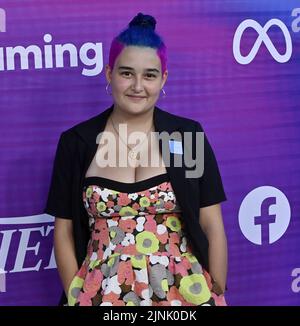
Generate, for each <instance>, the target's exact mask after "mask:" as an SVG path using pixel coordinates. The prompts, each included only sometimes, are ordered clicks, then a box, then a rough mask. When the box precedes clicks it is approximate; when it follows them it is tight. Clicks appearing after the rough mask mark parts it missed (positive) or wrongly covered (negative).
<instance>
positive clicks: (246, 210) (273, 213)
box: [239, 186, 291, 245]
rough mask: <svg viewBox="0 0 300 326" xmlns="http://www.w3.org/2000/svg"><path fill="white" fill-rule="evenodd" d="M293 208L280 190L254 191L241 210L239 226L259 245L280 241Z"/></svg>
mask: <svg viewBox="0 0 300 326" xmlns="http://www.w3.org/2000/svg"><path fill="white" fill-rule="evenodd" d="M290 218H291V208H290V205H289V202H288V199H287V198H286V196H285V195H284V193H283V192H281V191H280V190H279V189H277V188H275V187H271V186H263V187H259V188H256V189H254V190H252V191H251V192H250V193H249V194H248V195H247V196H246V197H245V198H244V200H243V202H242V204H241V207H240V210H239V226H240V229H241V231H242V233H243V235H244V236H245V237H246V238H247V239H248V240H249V241H250V242H252V243H254V244H257V245H263V244H271V243H274V242H276V241H277V240H279V239H280V238H281V237H282V236H283V234H284V233H285V231H286V230H287V228H288V226H289V222H290Z"/></svg>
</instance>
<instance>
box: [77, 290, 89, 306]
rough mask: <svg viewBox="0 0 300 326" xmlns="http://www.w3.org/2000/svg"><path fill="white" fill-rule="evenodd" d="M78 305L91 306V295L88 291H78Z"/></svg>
mask: <svg viewBox="0 0 300 326" xmlns="http://www.w3.org/2000/svg"><path fill="white" fill-rule="evenodd" d="M77 301H78V302H79V305H80V306H91V305H92V297H91V294H90V293H88V292H81V291H80V292H79V296H78V298H77Z"/></svg>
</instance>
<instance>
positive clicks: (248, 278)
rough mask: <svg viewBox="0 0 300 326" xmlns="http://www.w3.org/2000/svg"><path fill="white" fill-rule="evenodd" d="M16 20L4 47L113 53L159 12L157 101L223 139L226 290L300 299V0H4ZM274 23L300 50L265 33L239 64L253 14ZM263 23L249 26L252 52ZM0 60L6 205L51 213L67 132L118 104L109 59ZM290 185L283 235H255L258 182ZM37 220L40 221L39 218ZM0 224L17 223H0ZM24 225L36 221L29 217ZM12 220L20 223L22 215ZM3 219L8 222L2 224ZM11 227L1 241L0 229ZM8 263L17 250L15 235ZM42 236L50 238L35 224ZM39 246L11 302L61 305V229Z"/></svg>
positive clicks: (2, 203)
mask: <svg viewBox="0 0 300 326" xmlns="http://www.w3.org/2000/svg"><path fill="white" fill-rule="evenodd" d="M0 7H2V8H3V9H5V10H6V15H7V17H6V21H7V22H6V24H7V28H6V32H5V33H0V47H7V46H16V45H23V46H25V47H26V46H28V45H30V44H37V45H39V46H40V47H41V48H42V47H43V45H44V41H43V36H44V34H46V33H50V34H51V35H52V37H53V40H52V42H51V44H59V43H73V44H76V46H77V48H80V46H81V45H82V44H83V43H86V42H94V43H96V42H102V43H103V52H104V64H105V63H107V62H108V51H109V46H110V44H111V40H112V38H113V37H114V36H115V35H116V34H117V33H118V32H119V31H120V30H122V29H123V28H124V27H125V25H126V24H127V23H128V22H129V21H130V20H131V18H132V17H133V16H134V15H136V14H137V13H138V12H139V11H141V12H143V13H148V14H152V15H154V16H155V17H156V19H157V31H158V32H159V33H160V34H161V35H162V36H163V38H164V40H165V43H166V45H167V47H168V69H169V79H168V82H167V84H166V86H165V90H166V93H167V97H166V98H165V99H162V100H160V102H159V103H158V105H159V106H160V107H162V108H163V109H165V110H167V111H170V112H172V113H175V114H179V115H182V116H186V117H190V118H193V119H195V120H198V121H199V122H201V124H202V126H203V127H204V130H205V131H206V133H207V135H208V137H209V140H210V143H211V145H212V146H213V149H214V151H215V154H216V156H217V159H218V163H219V167H220V170H221V174H222V178H223V183H224V187H225V191H226V194H227V197H228V201H227V202H225V203H224V204H223V216H224V222H225V227H226V231H227V237H228V244H229V274H228V293H227V301H228V303H229V304H230V305H299V304H300V297H299V293H293V292H292V291H291V282H292V277H291V271H292V270H293V269H294V268H297V267H300V259H299V248H300V228H299V226H300V222H299V217H300V216H299V212H300V199H299V198H300V190H299V186H300V146H299V144H300V140H299V135H300V132H299V131H300V125H299V123H300V110H299V102H300V89H299V86H300V75H299V72H300V33H299V34H296V33H293V31H292V30H291V23H292V20H293V18H292V17H291V12H292V9H293V8H295V7H299V3H298V1H288V2H284V1H279V0H276V1H261V0H245V1H234V0H232V1H226V4H224V1H221V0H214V1H210V0H203V1H196V0H194V1H192V0H191V1H179V0H165V1H157V0H153V1H151V2H150V1H145V0H143V1H138V2H137V1H134V2H133V1H113V2H112V1H106V0H105V1H96V0H91V1H79V0H73V1H72V2H71V1H58V0H52V1H43V2H41V1H37V0H31V1H28V0H25V1H22V2H20V1H12V0H10V1H1V3H0ZM248 18H251V19H255V20H257V21H258V22H259V23H260V24H262V25H264V24H265V23H266V22H267V21H268V20H269V19H272V18H278V19H280V20H282V21H283V22H284V23H285V24H286V25H287V27H288V28H289V31H290V32H291V37H292V41H293V55H292V58H291V59H290V61H289V62H288V63H285V64H279V63H277V62H275V60H274V59H273V58H272V57H271V55H270V53H269V52H268V50H267V49H266V47H265V46H264V45H262V46H261V48H260V50H259V53H258V55H257V56H256V58H255V60H254V61H253V62H252V63H251V64H249V65H246V66H242V65H240V64H238V63H237V62H236V61H235V59H234V57H233V54H232V41H233V35H234V33H235V30H236V28H237V26H238V25H239V24H240V23H241V22H242V21H243V20H245V19H248ZM268 34H269V36H270V38H271V39H272V41H273V43H274V44H275V46H276V48H277V49H279V50H280V52H281V53H283V52H284V51H285V47H284V38H283V36H282V33H281V32H280V30H278V29H277V28H276V27H274V28H271V29H270V31H269V32H268ZM256 38H257V33H256V32H255V31H253V30H250V29H249V30H247V32H246V33H245V37H244V38H243V48H242V52H243V53H245V54H246V53H248V52H249V50H250V49H251V47H252V45H253V44H254V42H255V40H256ZM65 62H66V64H65V68H56V69H32V66H31V69H29V70H20V69H19V67H18V66H17V68H16V70H14V71H2V72H0V91H1V96H0V112H1V119H0V135H1V137H0V149H1V155H0V217H13V216H27V215H35V214H41V213H42V211H43V208H44V205H45V200H46V196H47V191H48V186H49V181H50V175H51V169H52V164H53V157H54V152H55V148H56V145H57V141H58V137H59V134H60V133H61V132H62V131H63V130H65V129H67V128H69V127H71V126H72V125H74V124H76V123H78V122H80V121H82V120H85V119H87V118H89V117H91V116H93V115H96V114H98V113H100V112H101V111H102V110H104V109H105V108H106V107H108V106H109V105H110V104H111V98H110V97H109V96H108V95H107V94H106V92H105V86H106V81H105V76H104V70H102V72H101V74H100V75H98V76H95V77H86V76H83V75H82V74H81V70H82V68H83V66H82V65H81V66H79V67H78V68H70V67H68V66H69V63H68V61H67V60H66V61H65ZM263 185H270V186H274V187H276V188H278V189H280V190H281V191H282V192H284V193H285V195H286V196H287V198H288V200H289V203H290V205H291V215H292V217H291V222H290V225H289V227H288V229H287V231H286V233H285V235H284V236H283V237H282V238H281V239H280V240H279V241H277V242H276V243H274V244H272V245H263V246H256V245H254V244H252V243H250V242H249V241H248V240H246V239H245V237H244V236H243V234H242V233H241V231H240V228H239V225H238V211H239V207H240V204H241V202H242V200H243V199H244V197H245V196H246V195H247V194H248V193H249V192H250V191H251V190H253V189H254V188H256V187H260V186H263ZM33 226H34V225H32V226H30V227H33ZM0 227H1V229H8V228H9V227H6V226H3V225H1V226H0ZM20 227H26V225H25V226H20ZM12 228H17V227H16V226H13V227H12ZM1 229H0V232H1ZM1 236H2V235H1V233H0V241H1ZM13 237H14V238H13V239H14V241H13V245H12V247H11V248H10V252H9V259H8V262H7V265H6V266H5V267H6V270H8V271H9V270H11V269H12V268H13V264H14V261H15V256H16V248H15V247H14V245H15V244H17V243H18V237H19V234H18V232H16V233H15V234H14V235H13ZM31 241H32V245H34V244H35V243H36V242H37V241H42V237H41V236H37V235H36V237H35V236H32V239H31ZM41 243H43V246H42V247H41V248H40V251H39V255H38V256H34V254H33V253H32V252H31V253H28V256H27V257H26V264H27V265H28V266H33V265H35V264H36V263H37V261H38V260H39V259H40V258H43V257H44V258H45V261H44V262H43V264H42V266H41V270H40V271H39V272H24V273H8V274H7V275H6V279H7V286H6V288H7V292H6V293H0V304H1V305H55V304H56V303H57V301H58V298H59V296H60V292H61V286H60V282H59V280H58V276H57V272H56V270H43V268H44V267H45V266H47V264H48V261H49V257H50V251H51V246H52V243H51V237H50V238H48V239H47V240H43V242H41Z"/></svg>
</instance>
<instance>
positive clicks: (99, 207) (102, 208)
mask: <svg viewBox="0 0 300 326" xmlns="http://www.w3.org/2000/svg"><path fill="white" fill-rule="evenodd" d="M97 210H98V212H103V211H105V210H106V205H105V203H104V202H103V201H100V202H99V203H97Z"/></svg>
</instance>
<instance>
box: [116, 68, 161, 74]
mask: <svg viewBox="0 0 300 326" xmlns="http://www.w3.org/2000/svg"><path fill="white" fill-rule="evenodd" d="M118 69H119V70H130V71H134V69H133V68H132V67H127V66H120V67H119V68H118ZM145 70H146V71H147V72H157V73H159V70H158V69H156V68H148V69H145Z"/></svg>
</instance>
